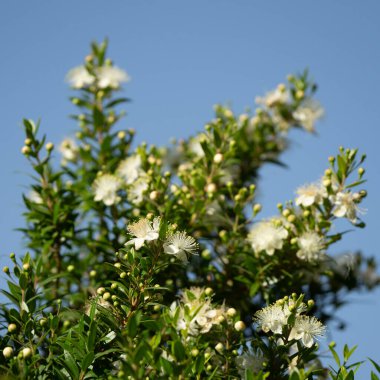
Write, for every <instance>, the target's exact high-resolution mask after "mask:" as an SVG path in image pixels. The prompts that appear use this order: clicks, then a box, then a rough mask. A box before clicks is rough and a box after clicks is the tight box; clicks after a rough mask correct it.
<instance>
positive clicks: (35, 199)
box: [29, 190, 44, 205]
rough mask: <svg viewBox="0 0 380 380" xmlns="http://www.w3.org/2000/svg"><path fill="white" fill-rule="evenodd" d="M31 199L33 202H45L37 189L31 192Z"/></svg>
mask: <svg viewBox="0 0 380 380" xmlns="http://www.w3.org/2000/svg"><path fill="white" fill-rule="evenodd" d="M29 200H30V201H31V202H33V203H36V204H38V205H40V204H42V203H44V201H43V199H42V198H41V195H40V194H39V193H37V191H35V190H32V191H31V192H30V193H29Z"/></svg>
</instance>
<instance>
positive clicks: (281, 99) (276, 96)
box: [255, 85, 289, 108]
mask: <svg viewBox="0 0 380 380" xmlns="http://www.w3.org/2000/svg"><path fill="white" fill-rule="evenodd" d="M288 100H289V92H288V91H286V88H285V87H284V86H281V85H280V86H278V87H277V88H276V89H275V90H273V91H270V92H268V93H267V94H266V95H265V96H264V97H257V98H256V99H255V101H256V103H257V104H262V105H265V106H267V107H269V108H271V107H274V106H275V105H277V104H285V103H286V102H288Z"/></svg>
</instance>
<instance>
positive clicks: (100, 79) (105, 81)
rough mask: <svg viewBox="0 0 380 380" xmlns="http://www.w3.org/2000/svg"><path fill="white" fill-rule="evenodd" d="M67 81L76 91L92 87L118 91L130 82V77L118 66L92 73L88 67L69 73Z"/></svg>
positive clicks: (75, 69) (99, 69) (80, 67)
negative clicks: (125, 83)
mask: <svg viewBox="0 0 380 380" xmlns="http://www.w3.org/2000/svg"><path fill="white" fill-rule="evenodd" d="M66 80H67V81H68V82H69V83H70V85H71V86H72V87H73V88H76V89H82V88H87V87H90V86H92V85H96V87H98V88H100V89H106V88H112V89H118V88H119V87H120V86H121V84H122V83H124V82H128V81H129V76H128V74H127V73H126V72H125V71H124V70H122V69H120V68H119V67H116V66H102V67H99V68H97V69H96V70H94V71H90V70H89V69H88V68H87V67H86V66H78V67H75V68H73V69H72V70H70V71H69V73H68V74H67V76H66Z"/></svg>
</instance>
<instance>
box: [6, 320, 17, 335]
mask: <svg viewBox="0 0 380 380" xmlns="http://www.w3.org/2000/svg"><path fill="white" fill-rule="evenodd" d="M16 331H17V325H16V324H15V323H10V324H9V325H8V332H10V333H11V334H13V333H15V332H16Z"/></svg>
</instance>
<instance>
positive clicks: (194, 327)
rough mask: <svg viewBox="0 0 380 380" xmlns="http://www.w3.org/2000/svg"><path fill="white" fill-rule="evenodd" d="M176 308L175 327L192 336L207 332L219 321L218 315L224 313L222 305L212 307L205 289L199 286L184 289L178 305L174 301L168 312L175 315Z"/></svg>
mask: <svg viewBox="0 0 380 380" xmlns="http://www.w3.org/2000/svg"><path fill="white" fill-rule="evenodd" d="M178 308H179V315H178V319H177V325H176V328H177V330H179V331H181V330H184V331H186V332H187V333H188V334H189V335H192V336H197V335H199V334H205V333H208V332H209V331H210V330H211V328H212V326H213V325H218V324H219V323H220V319H219V317H220V316H221V315H224V314H225V313H226V308H225V307H224V305H222V306H221V307H216V308H213V307H212V306H211V300H210V299H209V298H207V296H206V293H205V289H204V288H199V287H192V288H191V289H190V290H185V291H184V292H183V293H182V296H181V300H180V303H179V305H178V304H177V303H176V302H173V303H172V305H171V307H170V314H171V315H172V316H174V315H176V313H177V311H178Z"/></svg>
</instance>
